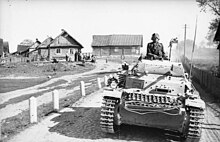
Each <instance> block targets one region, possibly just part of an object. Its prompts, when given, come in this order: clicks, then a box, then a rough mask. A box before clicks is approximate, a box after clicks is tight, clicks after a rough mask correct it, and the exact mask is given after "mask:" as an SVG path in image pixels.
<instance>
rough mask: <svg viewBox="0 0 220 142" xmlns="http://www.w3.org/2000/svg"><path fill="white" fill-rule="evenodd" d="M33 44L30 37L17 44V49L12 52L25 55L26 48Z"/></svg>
mask: <svg viewBox="0 0 220 142" xmlns="http://www.w3.org/2000/svg"><path fill="white" fill-rule="evenodd" d="M33 44H34V42H33V41H32V40H30V39H25V40H23V41H22V42H21V43H20V44H18V46H17V51H16V52H15V53H14V54H20V55H22V54H24V56H25V55H26V53H27V52H28V50H27V49H28V48H29V47H30V46H32V45H33ZM22 56H23V55H22Z"/></svg>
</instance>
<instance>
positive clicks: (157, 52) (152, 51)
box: [147, 33, 165, 59]
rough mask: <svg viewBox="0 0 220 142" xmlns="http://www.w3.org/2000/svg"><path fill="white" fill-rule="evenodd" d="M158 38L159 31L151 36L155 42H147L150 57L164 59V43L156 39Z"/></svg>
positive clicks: (148, 56)
mask: <svg viewBox="0 0 220 142" xmlns="http://www.w3.org/2000/svg"><path fill="white" fill-rule="evenodd" d="M156 38H157V39H158V40H159V35H158V34H157V33H154V34H153V35H152V38H151V39H152V40H153V42H150V43H148V44H147V58H148V59H162V58H164V57H165V53H164V49H163V44H162V43H159V42H158V41H156V40H155V39H156Z"/></svg>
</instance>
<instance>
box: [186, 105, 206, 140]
mask: <svg viewBox="0 0 220 142" xmlns="http://www.w3.org/2000/svg"><path fill="white" fill-rule="evenodd" d="M203 120H204V110H203V109H200V108H194V107H189V127H188V134H187V138H190V139H198V138H200V137H201V132H202V130H201V125H202V123H203Z"/></svg>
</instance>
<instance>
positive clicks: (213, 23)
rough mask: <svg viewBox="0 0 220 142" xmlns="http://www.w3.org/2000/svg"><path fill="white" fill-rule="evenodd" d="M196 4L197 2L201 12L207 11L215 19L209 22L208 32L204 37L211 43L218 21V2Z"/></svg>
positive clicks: (215, 0)
mask: <svg viewBox="0 0 220 142" xmlns="http://www.w3.org/2000/svg"><path fill="white" fill-rule="evenodd" d="M196 2H198V5H199V7H200V8H201V11H203V12H206V11H207V9H209V10H210V11H211V12H212V13H213V14H214V15H215V19H213V20H212V21H210V25H209V32H208V35H207V36H206V38H207V40H208V41H210V43H212V41H213V37H214V34H215V33H216V31H217V28H218V23H219V20H220V0H196Z"/></svg>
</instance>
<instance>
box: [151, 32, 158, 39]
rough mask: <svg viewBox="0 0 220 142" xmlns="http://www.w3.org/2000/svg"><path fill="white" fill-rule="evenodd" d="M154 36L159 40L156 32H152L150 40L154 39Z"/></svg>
mask: <svg viewBox="0 0 220 142" xmlns="http://www.w3.org/2000/svg"><path fill="white" fill-rule="evenodd" d="M155 38H157V39H158V40H160V36H159V34H158V33H153V34H152V37H151V40H153V39H155Z"/></svg>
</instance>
